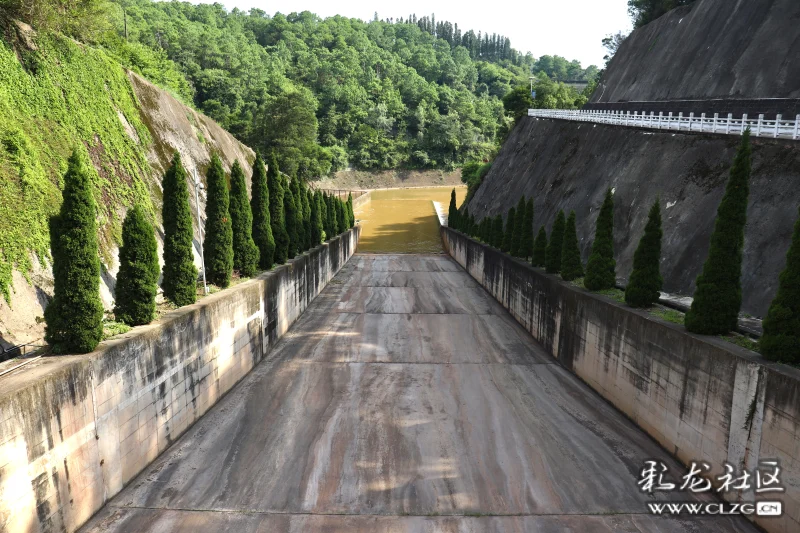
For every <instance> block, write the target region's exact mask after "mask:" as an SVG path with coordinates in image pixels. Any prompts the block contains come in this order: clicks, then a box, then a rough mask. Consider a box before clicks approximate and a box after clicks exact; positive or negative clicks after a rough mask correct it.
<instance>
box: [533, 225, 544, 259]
mask: <svg viewBox="0 0 800 533" xmlns="http://www.w3.org/2000/svg"><path fill="white" fill-rule="evenodd" d="M546 261H547V230H545V229H544V226H541V227H540V228H539V233H538V235H536V242H535V243H534V244H533V258H532V259H531V264H532V265H533V266H536V267H542V268H543V267H544V266H545V265H546Z"/></svg>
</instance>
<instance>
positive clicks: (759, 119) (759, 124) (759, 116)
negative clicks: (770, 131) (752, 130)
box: [756, 114, 764, 137]
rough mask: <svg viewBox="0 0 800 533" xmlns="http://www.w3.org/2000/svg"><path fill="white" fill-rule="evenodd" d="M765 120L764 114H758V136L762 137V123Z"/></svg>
mask: <svg viewBox="0 0 800 533" xmlns="http://www.w3.org/2000/svg"><path fill="white" fill-rule="evenodd" d="M763 122H764V115H763V114H760V115H758V125H757V126H756V137H761V124H763Z"/></svg>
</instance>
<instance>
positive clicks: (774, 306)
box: [760, 218, 800, 365]
mask: <svg viewBox="0 0 800 533" xmlns="http://www.w3.org/2000/svg"><path fill="white" fill-rule="evenodd" d="M763 326H764V333H763V334H762V335H761V343H760V344H761V354H762V355H763V356H764V357H766V358H767V359H769V360H770V361H777V362H779V363H788V364H790V365H800V218H798V219H797V222H795V223H794V233H792V244H791V245H790V246H789V252H788V253H787V254H786V267H785V268H784V269H783V272H781V276H780V281H779V283H778V293H777V294H776V295H775V298H774V299H773V300H772V303H771V304H770V306H769V311H768V312H767V316H766V318H764V323H763Z"/></svg>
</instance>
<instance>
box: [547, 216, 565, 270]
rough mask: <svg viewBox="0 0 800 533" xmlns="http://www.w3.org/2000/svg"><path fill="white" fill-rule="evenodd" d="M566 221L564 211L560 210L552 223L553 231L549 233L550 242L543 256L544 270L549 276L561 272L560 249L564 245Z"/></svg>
mask: <svg viewBox="0 0 800 533" xmlns="http://www.w3.org/2000/svg"><path fill="white" fill-rule="evenodd" d="M565 226H566V220H565V217H564V211H563V210H560V211H559V212H558V215H556V220H555V222H553V229H552V231H551V232H550V242H549V244H548V245H547V252H546V254H545V269H546V270H547V272H549V273H550V274H558V273H559V272H561V249H562V246H563V245H564V230H565Z"/></svg>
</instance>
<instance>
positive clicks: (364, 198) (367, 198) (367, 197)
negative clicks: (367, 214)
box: [353, 191, 372, 209]
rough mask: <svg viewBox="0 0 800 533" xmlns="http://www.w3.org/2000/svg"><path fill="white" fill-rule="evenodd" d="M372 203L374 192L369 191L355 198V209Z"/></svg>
mask: <svg viewBox="0 0 800 533" xmlns="http://www.w3.org/2000/svg"><path fill="white" fill-rule="evenodd" d="M371 201H372V191H367V192H365V193H364V194H362V195H361V196H359V197H358V198H353V209H358V208H359V207H361V206H363V205H365V204H368V203H370V202H371Z"/></svg>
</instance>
